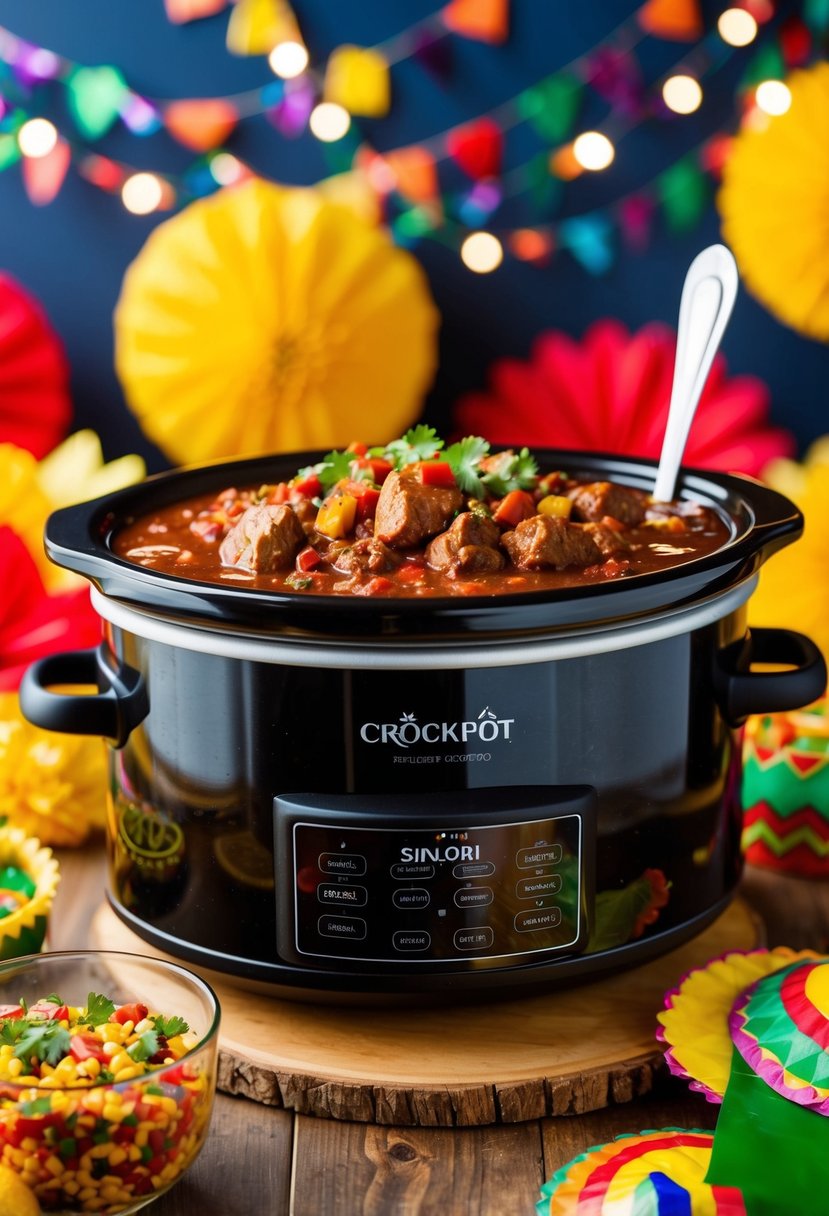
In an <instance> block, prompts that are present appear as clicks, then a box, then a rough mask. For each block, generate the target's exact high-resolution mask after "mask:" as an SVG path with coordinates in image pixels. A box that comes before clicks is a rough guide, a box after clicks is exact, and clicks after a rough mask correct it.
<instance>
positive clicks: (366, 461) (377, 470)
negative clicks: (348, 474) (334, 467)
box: [351, 456, 394, 486]
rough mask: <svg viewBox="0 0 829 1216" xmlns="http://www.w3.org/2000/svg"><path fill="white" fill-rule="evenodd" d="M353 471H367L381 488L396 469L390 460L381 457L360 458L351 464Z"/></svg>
mask: <svg viewBox="0 0 829 1216" xmlns="http://www.w3.org/2000/svg"><path fill="white" fill-rule="evenodd" d="M351 468H352V469H367V470H368V472H369V474H370V475H371V480H372V481H373V482H374V483H375V485H378V486H381V485H382V484H383V482H384V481H385V480H386V478H387V477H388V475H389V473H390V472H391V471H392V469H393V468H394V466H393V464H392V463H391V461H390V460H382V459H381V458H380V457H379V456H360V457H359V458H358V459H357V460H354V461H352V462H351Z"/></svg>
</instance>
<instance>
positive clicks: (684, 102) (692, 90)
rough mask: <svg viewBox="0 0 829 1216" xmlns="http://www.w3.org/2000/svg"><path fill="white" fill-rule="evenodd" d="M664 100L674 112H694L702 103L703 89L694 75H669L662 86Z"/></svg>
mask: <svg viewBox="0 0 829 1216" xmlns="http://www.w3.org/2000/svg"><path fill="white" fill-rule="evenodd" d="M662 100H663V101H664V102H665V105H666V106H667V107H668V109H669V110H673V112H674V114H693V112H694V110H698V109H699V108H700V106H701V105H702V89H701V88H700V84H699V81H698V80H695V79H694V77H693V76H669V77H668V79H667V80H666V81H665V83H664V84H663V86H662Z"/></svg>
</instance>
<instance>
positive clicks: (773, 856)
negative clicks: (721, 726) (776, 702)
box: [742, 702, 829, 878]
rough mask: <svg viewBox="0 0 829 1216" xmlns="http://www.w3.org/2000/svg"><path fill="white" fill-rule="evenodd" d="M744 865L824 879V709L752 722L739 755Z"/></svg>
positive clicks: (827, 827)
mask: <svg viewBox="0 0 829 1216" xmlns="http://www.w3.org/2000/svg"><path fill="white" fill-rule="evenodd" d="M743 806H744V807H745V812H744V818H743V835H742V845H743V851H744V852H745V855H746V860H748V861H750V862H752V863H754V864H755V865H760V866H765V867H767V868H769V869H776V870H783V871H787V872H789V873H793V874H800V875H803V876H804V877H808V878H825V877H827V876H829V720H827V716H826V704H825V702H821V703H819V704H818V705H814V706H811V707H809V709H807V710H799V711H797V712H794V713H788V714H770V715H767V716H766V717H763V718H752V719H750V720H749V723H748V726H747V728H746V737H745V744H744V750H743Z"/></svg>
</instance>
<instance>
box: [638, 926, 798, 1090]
mask: <svg viewBox="0 0 829 1216" xmlns="http://www.w3.org/2000/svg"><path fill="white" fill-rule="evenodd" d="M817 957H818V955H816V954H815V953H814V952H813V951H811V950H802V951H799V952H796V951H794V950H790V949H788V947H786V946H777V947H775V949H774V950H750V951H747V952H746V953H740V952H739V951H734V952H733V953H730V954H726V955H724V956H723V957H722V958H716V959H713V960H712V961H711V962H710V963H707V964H706V966H704V967H700V968H697V969H696V970H694V971H690V972H689V973H688V974H687V975H686V976H685V977H684V978H683V979H682V980H681V981H680V983H679V985H678V986H677V987H676V988H674V989H672V991H671V992H669V993H667V994H666V996H665V1009H664V1011H663V1012H661V1013H659V1014H657V1019H658V1021H659V1023H660V1026H659V1028H658V1029H657V1038H658V1039H659V1040H660V1041H661V1042H663V1043H664V1044H665V1045H666V1048H667V1050H666V1051H665V1061H666V1063H667V1065H668V1068H669V1069H670V1070H671V1072H672V1073H673V1074H674V1076H677V1077H683V1078H684V1079H685V1080H687V1081H690V1083H691V1086H690V1087H691V1089H694V1090H697V1091H698V1092H699V1093H702V1094H704V1095H705V1096H706V1098H707V1099H708V1101H709V1102H722V1099H723V1094H724V1093H725V1090H726V1086H727V1084H728V1078H729V1074H730V1072H731V1053H732V1045H731V1037H730V1034H729V1028H728V1019H729V1015H730V1013H731V1010H732V1008H733V1006H734V1002H735V1001H736V1000H737V998H738V997H739V995H740V993H741V992H743V991H744V990H745V989H746V988H747V987H748V986H749V985H750V984H753V983H754V982H755V981H756V980H758V979H761V978H762V977H763V976H766V975H769V974H771V973H773V972H775V971H779V970H780V969H781V968H782V967H787V966H788V965H789V964H790V963H792V962H800V961H802V960H812V959H815V958H817Z"/></svg>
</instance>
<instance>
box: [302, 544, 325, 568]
mask: <svg viewBox="0 0 829 1216" xmlns="http://www.w3.org/2000/svg"><path fill="white" fill-rule="evenodd" d="M321 561H322V558H321V557H320V555H319V553H317V551H316V549H315V548H314V547H313V546H312V545H306V546H305V548H304V549H300V551H299V553H297V555H296V568H297V570H298V571H299V572H300V574H307V573H308V571H309V570H315V569H316V568H317V566H318V565H319V564H320V562H321Z"/></svg>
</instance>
